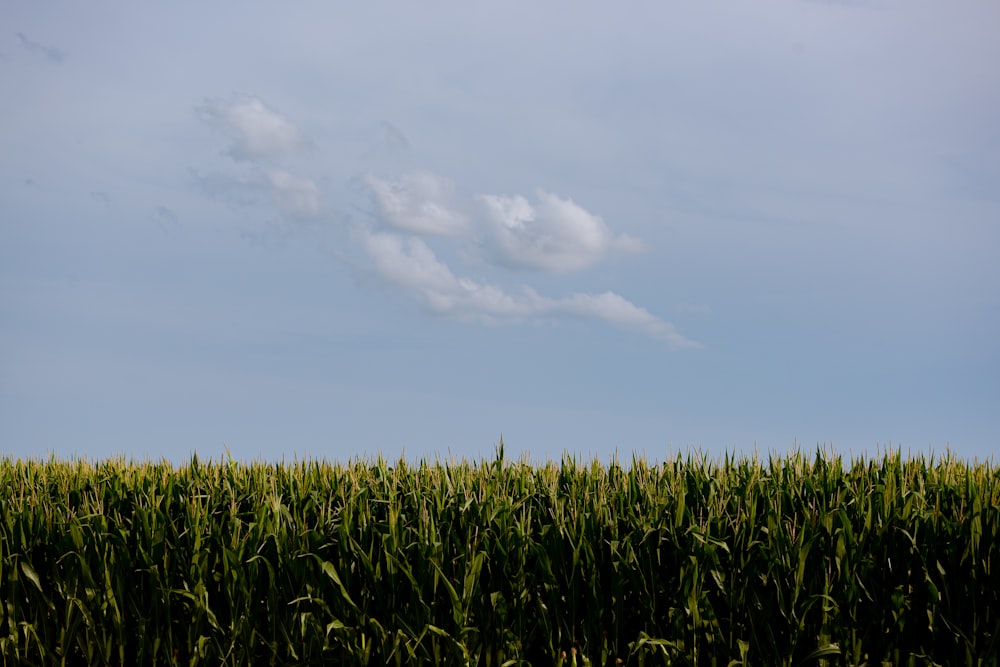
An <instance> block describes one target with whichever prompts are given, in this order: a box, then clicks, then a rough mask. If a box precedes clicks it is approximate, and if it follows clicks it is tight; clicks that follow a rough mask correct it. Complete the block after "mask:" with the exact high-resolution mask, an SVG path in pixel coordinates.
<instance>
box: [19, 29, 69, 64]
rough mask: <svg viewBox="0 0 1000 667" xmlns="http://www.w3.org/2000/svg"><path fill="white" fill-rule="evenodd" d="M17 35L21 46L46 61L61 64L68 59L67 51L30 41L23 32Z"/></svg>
mask: <svg viewBox="0 0 1000 667" xmlns="http://www.w3.org/2000/svg"><path fill="white" fill-rule="evenodd" d="M15 34H16V35H17V39H18V41H19V42H20V43H21V46H22V47H24V48H25V49H26V50H28V51H30V52H31V53H37V54H39V55H41V56H43V57H44V58H45V59H46V60H49V61H51V62H54V63H61V62H62V61H63V60H65V59H66V52H65V51H62V50H60V49H57V48H56V47H54V46H49V45H48V44H41V43H39V42H36V41H33V40H31V39H28V36H27V35H25V34H24V33H23V32H18V33H15Z"/></svg>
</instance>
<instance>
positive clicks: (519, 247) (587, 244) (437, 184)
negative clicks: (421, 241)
mask: <svg viewBox="0 0 1000 667" xmlns="http://www.w3.org/2000/svg"><path fill="white" fill-rule="evenodd" d="M364 183H365V185H366V186H367V187H368V188H369V190H370V193H371V197H372V201H373V203H374V205H375V213H376V216H377V217H378V219H379V220H380V221H381V222H382V223H384V224H385V225H386V226H387V227H391V228H392V229H395V230H398V231H404V232H411V233H414V234H420V235H426V236H450V237H460V236H464V237H466V238H467V240H470V241H471V240H473V238H474V240H475V242H476V243H477V244H478V246H479V249H480V250H481V252H482V254H483V256H484V259H486V260H487V261H489V262H492V263H494V264H498V265H501V266H504V267H507V268H517V269H531V270H536V271H551V272H555V273H564V272H569V271H579V270H582V269H587V268H590V267H591V266H593V265H594V264H596V263H598V262H600V261H601V260H603V259H605V258H607V257H608V256H610V255H611V254H612V253H615V252H624V253H638V252H643V251H644V250H645V249H646V247H645V244H643V243H642V242H641V241H640V240H638V239H635V238H632V237H630V236H627V235H625V234H619V235H615V234H614V233H612V232H611V230H610V229H609V228H608V226H607V225H606V224H605V223H604V221H603V220H602V219H601V218H600V217H599V216H597V215H595V214H593V213H591V212H589V211H587V210H586V209H584V208H583V207H582V206H580V205H579V204H577V203H576V202H574V201H573V200H572V199H568V198H563V197H560V196H559V195H556V194H552V193H550V192H546V191H545V190H541V189H539V190H538V191H537V192H536V194H535V199H534V201H529V200H528V199H527V198H526V197H524V196H522V195H513V196H507V195H475V196H467V197H462V196H460V195H459V193H458V190H457V187H456V185H455V182H454V181H452V180H451V179H449V178H446V177H444V176H440V175H438V174H435V173H432V172H429V171H424V170H415V171H410V172H407V173H405V174H403V176H401V177H400V178H399V179H398V180H396V181H389V180H384V179H382V178H379V177H377V176H374V175H371V174H369V175H368V176H366V177H365V179H364Z"/></svg>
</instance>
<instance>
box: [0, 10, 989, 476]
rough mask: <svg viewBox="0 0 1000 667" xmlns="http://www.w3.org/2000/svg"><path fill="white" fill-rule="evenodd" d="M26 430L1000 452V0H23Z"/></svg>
mask: <svg viewBox="0 0 1000 667" xmlns="http://www.w3.org/2000/svg"><path fill="white" fill-rule="evenodd" d="M0 26H2V27H3V30H2V33H0V91H2V92H0V121H2V122H0V454H6V455H10V456H29V455H42V456H45V455H48V454H49V453H54V454H56V455H59V456H72V455H77V456H83V455H86V456H89V457H92V458H97V457H105V456H110V455H115V454H124V455H126V456H132V457H136V458H153V459H159V458H161V457H167V458H169V459H172V460H175V461H183V460H185V459H186V458H187V457H188V456H189V455H190V453H191V452H192V451H195V450H197V452H198V453H199V454H201V455H203V456H211V457H218V456H220V455H222V453H223V452H225V451H226V448H228V450H229V451H230V452H231V453H232V455H233V456H234V457H236V458H241V459H254V458H258V457H260V458H264V459H269V460H274V459H280V458H281V457H285V458H286V459H291V458H293V457H295V456H298V457H300V458H301V457H326V458H329V459H336V460H342V461H344V460H347V459H349V458H353V457H371V456H374V455H375V454H376V453H378V452H381V453H382V454H383V455H385V456H386V457H389V458H395V457H398V456H400V454H401V453H404V452H405V455H406V456H407V457H408V458H418V457H422V456H428V457H435V456H438V455H441V456H443V457H447V456H448V455H449V454H451V455H455V456H467V457H473V458H478V457H480V456H486V457H489V456H491V455H492V452H493V449H494V446H495V444H496V443H497V442H498V440H499V438H500V435H501V434H503V439H504V442H505V444H506V447H507V452H508V454H515V455H516V454H518V453H520V452H528V453H529V455H530V456H531V457H532V458H534V459H545V458H556V457H559V456H560V455H561V454H562V453H563V452H564V451H570V452H577V453H580V454H583V455H584V456H590V455H596V456H598V457H599V458H601V459H608V458H609V457H610V456H611V455H612V454H613V453H614V452H615V451H617V452H618V454H619V456H620V457H621V458H623V459H628V458H630V457H631V454H632V452H640V453H644V454H645V455H646V456H647V457H648V458H652V459H657V460H662V459H663V458H666V457H668V456H670V455H671V454H673V453H676V452H684V451H687V450H689V449H700V450H703V451H706V452H709V453H712V454H719V453H721V452H724V451H734V450H735V451H737V452H747V451H752V450H753V449H754V447H755V446H756V447H757V449H758V450H760V451H761V452H768V451H778V452H784V451H787V450H789V449H790V448H792V447H793V445H794V444H796V443H797V444H798V445H799V446H801V447H802V448H804V449H806V450H812V449H813V448H815V447H816V446H817V444H825V445H826V446H827V448H828V449H830V448H832V449H833V450H835V451H838V452H841V453H843V454H845V455H849V454H850V453H851V452H854V453H858V452H875V451H877V448H878V447H885V446H888V445H889V444H890V443H891V444H892V445H893V446H894V447H901V448H902V449H903V450H904V451H905V450H919V451H923V452H929V451H931V450H933V451H935V452H943V451H944V450H945V448H946V447H948V446H949V445H950V447H951V449H952V450H953V451H954V452H955V453H957V454H959V455H961V456H964V457H969V458H971V457H979V458H986V457H989V456H991V455H993V454H994V452H996V451H997V450H998V448H1000V342H998V341H1000V66H998V63H1000V39H998V38H997V35H1000V4H998V3H997V2H996V1H995V0H969V1H965V0H962V1H959V2H947V3H946V2H938V1H936V0H935V1H933V2H925V1H923V0H906V1H899V2H864V1H861V0H859V1H856V2H851V1H846V0H845V1H841V2H820V1H811V2H809V1H794V2H793V1H788V2H777V1H772V0H761V1H755V2H741V3H736V2H732V3H695V2H665V1H662V0H657V1H656V2H631V3H627V5H612V4H609V3H606V2H572V3H569V2H565V3H557V2H535V1H532V2H503V3H486V2H462V3H458V2H453V3H444V2H434V1H430V2H420V3H401V2H400V3H388V2H368V3H335V2H326V1H323V2H302V1H299V2H294V3H259V4H254V5H250V3H236V2H217V3H168V4H148V3H120V2H86V3H84V2H46V3H42V2H36V1H34V0H9V1H7V2H4V3H3V4H0Z"/></svg>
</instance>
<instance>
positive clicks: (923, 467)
mask: <svg viewBox="0 0 1000 667" xmlns="http://www.w3.org/2000/svg"><path fill="white" fill-rule="evenodd" d="M0 494H2V495H0V502H2V508H0V514H2V520H0V603H2V617H0V656H2V660H3V663H4V664H5V665H79V664H87V665H190V666H194V665H265V664H271V665H275V664H281V665H284V664H301V665H306V664H324V665H356V666H361V665H413V664H426V665H481V666H483V667H494V666H513V665H545V666H546V667H548V666H550V665H552V666H555V665H566V666H568V665H571V664H572V665H580V666H582V665H588V664H589V665H593V666H594V667H597V666H600V665H608V664H611V665H613V664H619V663H620V662H621V663H625V664H634V665H719V666H722V667H726V666H730V665H799V664H808V665H883V664H891V665H906V664H913V665H931V664H939V665H994V664H998V655H1000V640H998V635H1000V543H998V534H1000V472H998V468H997V467H996V466H995V465H993V464H992V463H966V462H963V461H961V460H957V459H955V458H953V457H952V456H950V455H946V456H943V457H939V458H937V459H933V458H928V457H908V458H903V457H902V456H901V455H900V454H899V453H891V452H889V453H885V454H882V455H879V456H877V457H875V458H873V459H870V460H865V459H863V458H859V459H855V460H852V461H844V460H842V459H841V458H840V457H837V456H834V455H828V454H824V453H823V452H817V453H816V454H815V456H810V455H806V454H803V453H801V452H797V453H791V454H788V455H784V456H775V455H772V456H769V457H768V458H767V459H766V460H760V459H759V458H758V457H735V456H726V457H723V458H722V459H718V460H710V459H709V458H707V457H706V456H704V455H696V454H688V455H683V456H678V457H677V458H676V459H674V460H672V461H667V462H666V463H663V464H656V465H653V464H648V463H646V462H645V461H644V460H643V459H641V458H634V459H633V460H631V461H630V462H627V463H626V464H625V465H622V464H620V463H619V462H617V461H611V462H610V463H600V462H597V461H592V462H585V461H581V460H580V459H578V458H575V457H571V456H566V457H564V458H563V459H562V460H561V461H560V462H547V463H531V462H529V461H528V460H527V459H521V460H519V461H513V460H510V459H508V458H506V457H505V456H504V454H503V448H502V444H501V446H500V447H499V448H498V451H497V456H496V457H495V460H488V461H487V460H484V461H476V462H468V461H451V462H446V463H442V462H428V461H420V462H413V463H408V462H407V461H405V460H400V461H398V462H395V463H390V462H386V461H385V460H382V459H381V458H379V459H375V460H368V461H360V460H359V461H352V462H349V463H347V464H332V463H328V462H324V461H315V460H313V461H300V462H294V463H282V464H265V463H249V464H247V463H239V462H234V461H232V460H223V461H219V462H211V461H210V462H207V463H206V462H202V461H199V460H198V459H197V457H194V458H192V460H191V461H190V462H189V463H188V464H186V465H184V466H180V467H175V466H173V465H171V464H169V463H167V462H161V463H155V462H144V463H132V462H127V461H125V460H106V461H99V462H89V461H86V460H74V461H60V460H55V459H50V460H47V461H41V460H29V461H24V460H16V461H15V460H11V459H6V460H0Z"/></svg>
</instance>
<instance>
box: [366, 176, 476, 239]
mask: <svg viewBox="0 0 1000 667" xmlns="http://www.w3.org/2000/svg"><path fill="white" fill-rule="evenodd" d="M364 182H365V184H366V185H367V186H368V187H369V188H370V190H371V194H372V201H373V202H374V204H375V208H376V211H377V213H378V215H379V217H380V218H381V220H382V221H383V222H385V223H387V224H388V225H389V226H391V227H394V228H395V229H399V230H402V231H406V232H413V233H416V234H427V235H433V236H458V235H460V234H462V233H463V232H465V231H466V230H467V224H466V219H465V216H463V215H462V214H461V213H459V212H458V210H457V209H456V208H455V183H454V182H452V181H451V180H450V179H447V178H444V177H442V176H438V175H437V174H433V173H431V172H429V171H412V172H410V173H408V174H405V175H404V176H403V177H402V178H400V179H399V180H398V181H395V182H391V181H386V180H382V179H381V178H377V177H375V176H372V175H370V174H369V175H368V176H366V177H365V179H364Z"/></svg>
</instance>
